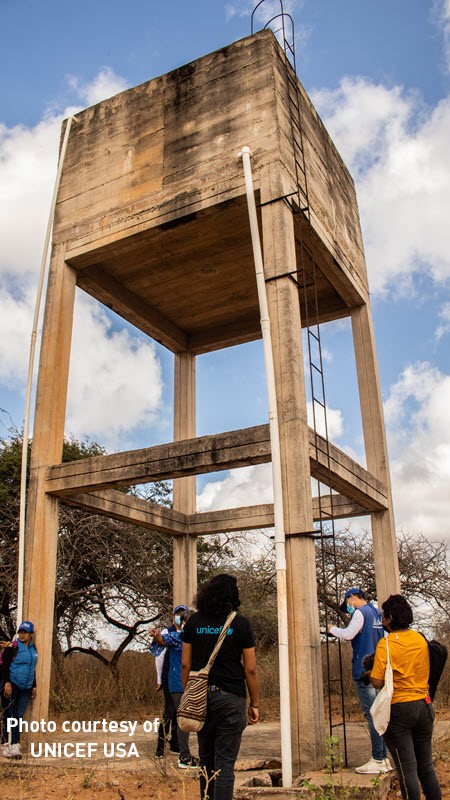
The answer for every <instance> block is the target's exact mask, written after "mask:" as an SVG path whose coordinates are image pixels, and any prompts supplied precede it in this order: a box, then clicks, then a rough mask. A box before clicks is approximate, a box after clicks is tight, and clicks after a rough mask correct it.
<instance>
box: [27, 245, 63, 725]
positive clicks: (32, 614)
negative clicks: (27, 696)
mask: <svg viewBox="0 0 450 800" xmlns="http://www.w3.org/2000/svg"><path fill="white" fill-rule="evenodd" d="M64 257H65V253H64V248H63V247H61V246H59V247H56V248H54V250H53V254H52V260H51V266H50V275H49V282H48V289H47V302H46V311H45V318H44V328H43V334H42V345H41V356H40V367H39V381H38V386H37V395H36V412H35V417H34V430H33V447H32V451H31V463H30V484H29V489H28V496H27V518H26V534H25V535H26V542H25V597H24V615H25V618H26V619H31V620H32V621H33V622H34V624H35V626H36V637H35V638H36V643H37V645H38V649H39V660H38V665H37V674H36V680H37V686H38V693H37V699H36V701H35V703H34V704H33V707H32V714H33V717H34V718H35V719H41V718H45V717H46V716H47V715H48V701H49V691H50V674H51V652H52V635H53V616H54V601H55V579H56V553H57V544H58V512H59V501H58V500H56V498H54V497H50V496H49V495H47V494H46V493H45V478H46V470H47V467H48V466H49V465H50V464H58V463H60V461H61V457H62V448H63V442H64V422H65V413H66V400H67V383H68V375H69V362H70V344H71V339H72V321H73V306H74V300H75V283H76V280H75V272H74V271H73V270H72V269H71V268H70V267H68V266H67V265H66V263H65V260H64Z"/></svg>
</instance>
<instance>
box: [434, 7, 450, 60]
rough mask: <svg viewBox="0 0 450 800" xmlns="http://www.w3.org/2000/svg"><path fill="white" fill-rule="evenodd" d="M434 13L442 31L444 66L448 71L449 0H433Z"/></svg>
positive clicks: (449, 49)
mask: <svg viewBox="0 0 450 800" xmlns="http://www.w3.org/2000/svg"><path fill="white" fill-rule="evenodd" d="M434 15H435V20H436V24H437V26H438V27H439V28H440V30H441V32H442V38H443V44H444V56H445V60H446V67H447V71H448V72H450V0H435V3H434Z"/></svg>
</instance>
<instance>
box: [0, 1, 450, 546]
mask: <svg viewBox="0 0 450 800" xmlns="http://www.w3.org/2000/svg"><path fill="white" fill-rule="evenodd" d="M252 5H253V4H252V3H247V2H245V1H244V0H241V1H240V2H239V1H238V0H229V2H222V1H221V0H208V1H206V0H200V1H197V2H191V3H187V2H182V0H174V1H173V2H171V3H161V2H158V3H156V2H152V0H148V1H147V2H143V1H142V0H130V1H129V2H128V3H127V4H125V3H123V2H118V0H108V2H106V0H79V2H78V3H76V4H68V3H61V2H59V3H57V2H55V0H47V1H46V2H45V3H41V4H37V3H35V2H31V0H0V98H1V103H0V241H1V249H0V309H1V314H0V407H1V408H2V409H4V410H5V411H6V412H8V414H10V415H11V417H12V419H13V421H14V423H15V424H16V425H17V426H18V427H20V426H21V424H22V418H23V398H24V386H25V377H26V369H27V360H28V347H29V339H30V333H31V322H32V314H33V302H34V293H35V287H36V283H37V275H38V269H39V264H40V260H41V251H42V244H43V240H44V233H45V225H46V219H47V213H48V207H49V203H50V196H51V191H52V186H53V180H54V176H55V167H56V155H57V146H58V144H57V143H58V137H59V129H60V124H61V121H62V119H63V118H64V117H65V116H67V115H68V114H69V113H73V112H76V110H78V109H80V108H83V107H85V106H87V105H91V104H92V103H94V102H98V101H99V100H101V99H103V98H105V97H107V96H109V95H110V94H114V93H115V92H117V91H120V90H122V89H124V88H127V87H129V86H133V85H136V84H138V83H141V82H143V81H146V80H149V79H151V78H153V77H155V76H157V75H160V74H162V73H164V72H167V71H169V70H171V69H173V68H175V67H178V66H180V65H182V64H185V63H187V62H188V61H190V60H193V59H196V58H198V57H200V56H202V55H204V54H206V53H208V52H211V51H213V50H215V49H217V48H219V47H222V46H224V45H227V44H229V43H230V42H232V41H234V40H236V39H239V38H242V37H244V36H247V35H248V34H249V32H250V16H249V10H251V8H252ZM272 5H273V6H274V7H277V8H278V6H279V4H278V3H277V2H274V3H273V4H272ZM284 5H285V8H286V9H287V10H288V11H290V13H291V14H292V16H293V18H294V21H295V29H296V53H297V71H298V73H299V77H300V79H301V80H302V82H303V84H304V86H305V88H306V89H307V91H308V92H309V93H310V95H311V97H312V98H313V100H314V102H315V104H316V106H317V108H318V110H319V112H320V114H321V116H322V118H323V119H324V121H325V124H326V125H327V127H328V130H329V132H330V133H331V135H332V138H333V139H334V141H335V144H336V145H337V147H338V149H339V151H340V152H341V154H342V156H343V157H344V159H345V161H346V163H347V165H348V166H349V168H350V170H351V172H352V174H353V176H354V178H355V182H356V187H357V192H358V200H359V206H360V213H361V221H362V227H363V236H364V242H365V248H366V256H367V265H368V272H369V282H370V287H371V295H372V305H373V313H374V320H375V331H376V337H377V349H378V358H379V367H380V374H381V383H382V391H383V399H384V402H385V411H386V419H387V426H388V440H389V450H390V457H391V468H392V478H393V489H394V501H395V515H396V522H397V525H398V526H399V527H400V526H403V527H404V528H405V529H407V530H410V531H423V532H424V533H425V534H427V535H429V536H430V537H432V538H442V537H447V538H449V539H450V533H449V531H448V526H447V519H448V516H449V505H450V501H449V491H448V486H449V478H450V424H449V423H450V410H449V409H450V359H449V335H450V296H449V281H450V248H449V246H448V229H449V221H448V220H449V197H450V0H436V2H416V3H411V0H389V1H388V0H365V1H364V2H361V0H303V2H300V0H297V1H296V0H291V1H290V2H289V1H286V2H285V4H284ZM267 6H268V7H269V11H270V3H268V4H267ZM322 336H323V344H324V347H325V352H326V390H327V398H328V402H329V406H330V426H331V433H332V438H333V440H334V441H335V442H336V444H338V445H339V446H340V447H342V448H343V449H345V450H347V451H348V452H349V453H351V454H352V455H354V456H355V457H356V458H358V459H360V458H361V450H362V445H361V425H360V414H359V409H358V403H357V394H356V383H355V375H354V365H353V354H352V347H351V335H350V328H349V324H348V323H346V322H340V323H338V324H334V325H327V326H324V329H323V332H322ZM172 364H173V361H172V356H171V355H170V354H169V353H167V352H165V351H164V350H163V349H162V348H161V347H159V346H156V345H154V344H153V343H152V342H150V341H149V340H147V339H145V337H144V336H143V335H141V334H139V333H138V332H136V331H134V330H133V329H132V328H131V327H129V326H128V327H127V326H124V325H123V324H122V322H121V321H119V320H118V319H117V318H113V317H112V316H111V315H110V314H109V313H107V312H106V311H105V310H104V309H102V308H100V307H98V306H96V305H95V304H94V303H93V302H92V301H90V300H88V299H87V298H86V297H84V296H82V293H81V292H80V293H79V296H78V297H77V305H76V315H75V325H74V348H73V357H72V364H71V385H70V393H69V404H68V414H67V432H68V433H71V432H72V433H74V434H75V435H76V436H79V437H82V436H88V437H89V438H91V439H95V440H97V441H99V442H102V443H104V444H105V445H106V446H107V447H108V448H109V449H110V450H121V449H128V448H131V447H138V446H145V445H146V444H153V443H156V442H162V441H168V440H170V439H171V435H172ZM266 419H267V403H266V393H265V380H264V370H263V360H262V351H261V345H260V343H253V344H251V345H248V346H245V347H242V348H233V349H230V350H225V351H223V352H219V353H215V354H211V355H208V356H203V357H201V358H199V359H198V432H199V434H204V433H212V432H215V431H219V430H227V429H233V428H237V427H246V426H247V425H252V424H258V423H260V422H265V421H266ZM0 420H1V421H2V423H3V426H5V425H6V426H8V425H9V420H8V416H7V414H5V413H2V414H1V416H0ZM2 430H3V431H4V430H5V429H4V427H3V428H2ZM270 491H271V490H270V469H269V468H268V467H261V468H252V469H250V470H247V471H245V472H242V471H239V472H237V473H233V474H230V475H219V476H213V479H211V478H203V479H202V480H201V481H199V495H200V497H199V507H200V508H202V509H207V508H213V507H217V506H218V505H222V506H227V505H239V504H246V503H248V502H259V501H261V502H263V501H265V500H266V501H267V500H268V499H270ZM352 524H353V525H354V526H357V524H358V523H357V522H353V523H352Z"/></svg>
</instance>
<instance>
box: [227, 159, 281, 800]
mask: <svg viewBox="0 0 450 800" xmlns="http://www.w3.org/2000/svg"><path fill="white" fill-rule="evenodd" d="M250 156H251V150H250V148H248V147H243V148H242V150H241V152H240V153H239V157H242V162H243V166H244V177H245V190H246V194H247V204H248V215H249V219H250V230H251V236H252V245H253V257H254V260H255V272H256V285H257V289H258V299H259V310H260V315H261V331H262V338H263V346H264V363H265V368H266V382H267V395H268V403H269V424H270V445H271V450H272V482H273V509H274V520H275V558H276V570H277V596H278V657H279V665H280V719H281V762H282V774H283V786H284V787H289V786H292V742H291V705H290V691H289V650H288V623H287V591H286V550H285V533H284V512H283V486H282V480H281V455H280V433H279V428H278V411H277V397H276V390H275V369H274V364H273V351H272V337H271V333H270V319H269V307H268V304H267V294H266V283H265V278H264V264H263V257H262V250H261V240H260V235H259V228H258V217H257V214H256V203H255V193H254V189H253V178H252V168H251V163H250Z"/></svg>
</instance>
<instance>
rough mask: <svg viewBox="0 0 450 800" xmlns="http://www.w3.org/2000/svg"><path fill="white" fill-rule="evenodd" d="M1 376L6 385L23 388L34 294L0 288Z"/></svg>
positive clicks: (27, 359) (26, 369) (26, 368)
mask: <svg viewBox="0 0 450 800" xmlns="http://www.w3.org/2000/svg"><path fill="white" fill-rule="evenodd" d="M0 307H1V314H0V376H1V382H2V383H3V385H4V386H7V387H8V388H9V389H17V388H19V389H24V387H25V385H26V380H27V372H28V361H29V351H30V343H31V329H32V327H33V311H34V298H33V296H32V292H31V291H27V292H25V293H23V292H20V291H18V292H17V293H16V295H15V296H13V295H12V294H11V293H10V292H8V291H7V290H5V289H2V288H0Z"/></svg>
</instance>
